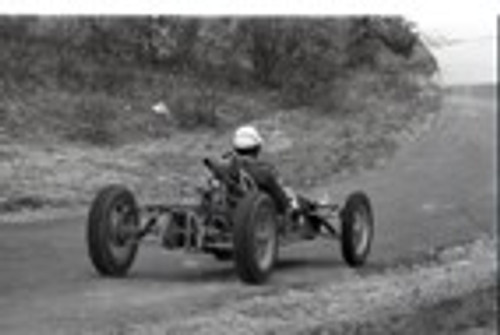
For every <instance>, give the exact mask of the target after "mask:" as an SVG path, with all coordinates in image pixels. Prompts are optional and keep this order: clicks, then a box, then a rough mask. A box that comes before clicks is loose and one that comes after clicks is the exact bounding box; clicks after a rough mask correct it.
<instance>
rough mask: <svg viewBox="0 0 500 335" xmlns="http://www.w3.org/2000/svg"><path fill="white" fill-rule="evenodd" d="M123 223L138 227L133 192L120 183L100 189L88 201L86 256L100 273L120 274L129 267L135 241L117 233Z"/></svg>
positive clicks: (106, 274)
mask: <svg viewBox="0 0 500 335" xmlns="http://www.w3.org/2000/svg"><path fill="white" fill-rule="evenodd" d="M114 215H117V216H115V217H113V216H114ZM127 226H128V227H130V228H138V226H139V214H138V209H137V204H136V201H135V198H134V196H133V194H132V193H131V192H130V191H129V190H127V189H126V188H125V187H123V186H121V185H111V186H107V187H105V188H103V189H102V190H101V191H100V192H99V193H98V194H97V196H96V197H95V199H94V201H93V202H92V205H91V207H90V211H89V215H88V221H87V248H88V253H89V257H90V260H91V261H92V264H93V265H94V267H95V269H96V270H97V272H99V273H100V274H101V275H103V276H109V277H122V276H125V275H126V274H127V272H128V270H129V269H130V267H131V266H132V263H133V262H134V259H135V257H136V255H137V249H138V243H137V241H136V240H135V239H134V238H132V237H130V235H129V236H128V237H127V235H125V234H123V233H122V234H119V233H120V232H123V229H122V230H121V231H120V230H118V229H120V228H123V227H127ZM129 231H130V230H129Z"/></svg>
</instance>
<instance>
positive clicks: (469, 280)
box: [126, 238, 496, 334]
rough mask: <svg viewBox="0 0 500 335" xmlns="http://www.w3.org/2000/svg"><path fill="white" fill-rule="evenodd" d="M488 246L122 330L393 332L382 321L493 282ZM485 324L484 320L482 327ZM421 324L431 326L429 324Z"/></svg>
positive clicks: (451, 251)
mask: <svg viewBox="0 0 500 335" xmlns="http://www.w3.org/2000/svg"><path fill="white" fill-rule="evenodd" d="M495 246H496V244H495V241H493V240H492V239H490V238H483V239H480V240H477V241H475V242H473V243H469V244H466V245H461V246H455V247H451V248H448V249H445V250H441V251H439V253H438V254H436V257H435V258H434V259H433V260H431V261H427V262H426V263H425V264H419V265H415V264H414V265H410V266H408V265H407V266H401V267H396V268H391V269H387V270H384V271H383V272H382V273H377V274H372V275H367V276H360V275H358V274H356V272H355V271H354V270H353V272H352V276H350V277H349V279H348V280H345V281H343V282H340V283H335V284H332V285H326V286H322V287H314V288H308V289H304V288H301V289H290V290H287V291H285V292H282V293H278V294H276V295H271V296H269V295H266V296H256V297H253V298H251V299H249V300H244V301H240V302H235V303H232V304H229V305H226V306H224V307H222V308H221V309H219V310H216V311H209V312H207V313H205V314H203V315H197V316H193V317H188V318H187V319H183V320H178V321H176V322H173V323H169V324H155V325H135V326H131V327H130V328H129V329H127V332H126V333H130V334H350V333H356V334H358V333H359V332H360V331H361V333H367V334H368V333H380V334H382V333H384V332H385V333H394V332H393V331H394V329H392V330H393V331H391V328H394V327H401V324H402V323H401V322H399V323H397V322H396V323H395V322H392V321H391V322H388V321H387V320H395V318H400V319H401V318H404V317H408V316H411V315H417V316H418V315H419V311H421V310H422V309H425V308H430V307H428V306H435V305H437V306H439V304H440V303H443V301H449V300H450V299H460V297H463V296H467V295H472V296H474V292H478V291H479V292H484V290H486V292H491V291H492V290H493V288H494V286H495V271H496V266H495V264H496V258H495V248H496V247H495ZM483 295H484V293H483ZM493 299H494V297H493V296H492V297H491V300H488V299H487V298H486V299H483V301H488V303H489V305H488V306H493V305H494V303H493V302H492V301H493ZM465 305H467V304H465ZM436 308H437V310H439V307H436ZM483 308H484V304H483ZM490 309H491V308H490ZM489 312H490V314H489V315H493V314H492V313H491V311H489ZM482 314H484V313H482ZM457 315H461V314H460V313H457ZM424 319H425V318H424ZM410 320H411V318H410ZM405 322H407V323H408V322H409V321H405ZM432 325H433V324H432V323H429V326H430V327H432ZM448 325H453V321H450V320H448ZM491 325H492V323H491V320H490V329H491V327H492V326H491ZM363 329H364V331H362V330H363ZM400 331H401V329H400ZM425 331H426V332H427V333H433V329H425ZM471 331H472V330H471ZM414 333H415V332H414Z"/></svg>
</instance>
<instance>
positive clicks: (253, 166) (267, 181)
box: [231, 154, 288, 214]
mask: <svg viewBox="0 0 500 335" xmlns="http://www.w3.org/2000/svg"><path fill="white" fill-rule="evenodd" d="M231 159H232V164H231V165H233V166H234V167H240V168H242V169H243V170H244V171H245V172H247V173H248V174H249V175H250V176H251V177H252V178H253V180H254V181H255V183H256V184H257V186H258V187H259V189H260V190H262V191H263V192H266V193H267V194H269V196H270V197H271V199H273V200H274V203H275V205H276V209H277V210H278V212H279V213H280V214H284V213H285V212H286V210H287V207H288V197H287V195H286V193H285V191H284V190H283V187H282V186H281V185H280V183H279V182H278V179H279V178H278V173H277V171H276V169H275V168H274V167H273V166H272V165H271V164H269V163H267V162H264V161H262V160H260V159H258V158H253V157H247V156H239V155H236V154H235V155H234V156H233V157H232V158H231Z"/></svg>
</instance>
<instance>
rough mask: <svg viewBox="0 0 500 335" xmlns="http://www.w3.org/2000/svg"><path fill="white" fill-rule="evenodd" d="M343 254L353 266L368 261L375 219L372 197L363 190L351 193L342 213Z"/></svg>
mask: <svg viewBox="0 0 500 335" xmlns="http://www.w3.org/2000/svg"><path fill="white" fill-rule="evenodd" d="M340 219H341V245H342V256H343V258H344V260H345V262H346V263H347V264H348V265H349V266H351V267H359V266H361V265H363V264H364V263H365V262H366V259H367V257H368V254H369V253H370V248H371V244H372V240H373V234H374V219H373V212H372V208H371V204H370V199H369V198H368V196H367V195H366V194H365V193H363V192H355V193H353V194H351V195H350V196H349V197H348V198H347V201H346V203H345V206H344V208H343V209H342V211H341V213H340Z"/></svg>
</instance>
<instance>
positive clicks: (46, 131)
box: [0, 17, 440, 211]
mask: <svg viewBox="0 0 500 335" xmlns="http://www.w3.org/2000/svg"><path fill="white" fill-rule="evenodd" d="M0 46H1V47H0V67H1V68H2V73H1V75H0V92H1V94H0V186H1V187H0V198H2V199H3V203H4V206H3V209H4V210H7V211H9V210H16V209H17V208H19V207H41V206H43V205H44V204H50V205H64V206H66V205H68V204H75V203H82V202H83V203H87V202H88V201H89V199H90V198H91V197H92V196H93V194H94V192H95V191H96V189H98V188H99V187H100V186H102V185H103V184H105V183H108V182H111V181H119V182H123V183H126V184H128V185H131V186H132V187H133V188H134V189H136V190H138V191H140V192H141V195H144V196H146V197H150V198H157V197H160V196H161V197H163V198H168V199H174V198H175V199H177V198H178V197H179V196H182V195H183V194H186V192H187V193H189V192H188V191H186V190H185V189H186V188H187V189H189V188H190V187H191V186H192V184H193V182H192V181H193V180H196V179H197V178H198V177H199V176H200V175H201V174H202V171H201V170H200V169H201V168H200V167H199V166H198V165H199V164H198V162H199V159H200V158H201V157H202V156H204V155H207V154H213V155H216V154H218V153H220V152H222V151H223V150H226V149H227V148H228V140H229V137H230V134H231V132H232V131H233V129H234V128H235V127H236V126H237V125H240V124H242V123H246V122H254V123H256V124H258V125H259V126H260V128H261V129H262V131H263V133H264V136H265V137H266V138H267V139H268V152H267V155H268V157H269V159H271V160H272V161H274V162H275V163H276V164H277V165H278V167H279V169H280V170H281V171H282V173H283V175H284V178H285V180H286V181H287V182H288V183H290V184H291V185H292V186H295V187H301V188H304V189H307V188H310V187H313V186H314V185H317V184H318V183H321V181H322V180H324V179H325V178H329V177H330V176H332V175H335V174H339V173H343V172H346V171H350V172H353V171H357V170H359V169H363V168H372V167H374V166H376V165H377V164H378V162H379V161H380V160H381V159H384V158H385V157H388V156H390V155H391V154H392V153H394V152H395V150H396V149H397V146H398V143H399V142H400V141H399V139H400V134H401V133H402V132H405V133H412V132H416V131H417V130H416V129H417V128H418V125H419V124H421V123H423V122H425V120H427V119H428V116H429V115H432V114H433V113H434V112H435V111H437V109H438V107H439V102H440V98H439V91H440V90H439V87H438V86H437V85H436V84H434V82H433V73H434V72H435V71H436V70H437V64H436V63H435V60H434V58H433V57H432V55H431V54H430V53H429V51H428V50H427V49H426V48H425V46H424V45H423V44H422V43H421V42H420V40H419V38H418V36H416V35H414V34H413V33H412V30H411V26H410V25H409V24H408V23H407V22H406V21H404V20H402V19H401V18H392V17H387V18H383V17H369V18H364V17H352V18H345V17H344V18H336V17H331V18H318V19H306V18H288V19H284V18H283V19H277V18H267V19H252V18H239V19H236V18H212V19H208V18H179V17H159V18H156V17H119V18H109V17H0ZM159 102H162V103H164V104H165V105H166V106H167V110H166V111H164V112H162V113H157V112H154V111H153V108H152V107H153V106H155V105H157V104H158V103H159ZM306 162H307V164H306ZM193 178H194V179H193Z"/></svg>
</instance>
